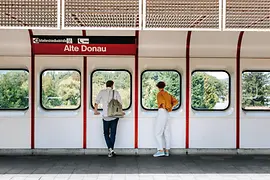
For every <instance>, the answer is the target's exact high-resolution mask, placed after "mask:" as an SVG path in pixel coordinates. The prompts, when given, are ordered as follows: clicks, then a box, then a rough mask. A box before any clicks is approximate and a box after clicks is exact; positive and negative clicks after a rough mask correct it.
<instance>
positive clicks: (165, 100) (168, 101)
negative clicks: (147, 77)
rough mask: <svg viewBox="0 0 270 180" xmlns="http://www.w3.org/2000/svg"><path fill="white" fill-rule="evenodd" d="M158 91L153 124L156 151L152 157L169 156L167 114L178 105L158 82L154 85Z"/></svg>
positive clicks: (162, 83)
mask: <svg viewBox="0 0 270 180" xmlns="http://www.w3.org/2000/svg"><path fill="white" fill-rule="evenodd" d="M156 86H157V87H158V89H159V93H158V94H157V103H158V115H157V119H156V122H155V135H156V140H157V149H158V151H157V152H156V153H155V154H154V155H153V156H154V157H160V156H169V150H170V141H171V139H170V125H169V122H168V121H169V112H171V111H172V109H173V107H174V106H175V105H177V104H178V101H177V99H176V98H175V97H173V96H172V95H171V94H169V93H168V92H166V91H165V90H164V88H165V86H166V85H165V83H164V82H159V83H157V85H156ZM163 135H164V138H165V145H166V148H165V152H164V149H163V148H164V147H163V143H162V140H163Z"/></svg>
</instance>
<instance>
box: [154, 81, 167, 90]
mask: <svg viewBox="0 0 270 180" xmlns="http://www.w3.org/2000/svg"><path fill="white" fill-rule="evenodd" d="M156 86H157V87H158V88H160V89H162V88H164V87H165V86H166V84H165V82H163V81H160V82H158V83H157V85H156Z"/></svg>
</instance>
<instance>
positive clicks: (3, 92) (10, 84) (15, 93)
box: [0, 70, 29, 110]
mask: <svg viewBox="0 0 270 180" xmlns="http://www.w3.org/2000/svg"><path fill="white" fill-rule="evenodd" d="M28 77H29V73H28V72H27V71H26V70H0V110H12V109H15V110H24V109H27V108H28V102H29V98H28V97H29V85H28Z"/></svg>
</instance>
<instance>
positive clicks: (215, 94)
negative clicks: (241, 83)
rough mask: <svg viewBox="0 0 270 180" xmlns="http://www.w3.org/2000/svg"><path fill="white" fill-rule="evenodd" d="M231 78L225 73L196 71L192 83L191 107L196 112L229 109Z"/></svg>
mask: <svg viewBox="0 0 270 180" xmlns="http://www.w3.org/2000/svg"><path fill="white" fill-rule="evenodd" d="M229 91H230V77H229V74H228V73H227V72H224V71H195V72H193V73H192V81H191V106H192V108H193V109H195V110H225V109H227V108H228V107H229V101H230V98H229V93H230V92H229Z"/></svg>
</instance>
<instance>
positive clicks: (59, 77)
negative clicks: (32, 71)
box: [41, 70, 81, 110]
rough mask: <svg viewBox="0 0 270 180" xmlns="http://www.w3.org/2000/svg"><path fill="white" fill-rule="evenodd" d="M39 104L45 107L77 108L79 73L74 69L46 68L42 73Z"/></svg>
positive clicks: (79, 88)
mask: <svg viewBox="0 0 270 180" xmlns="http://www.w3.org/2000/svg"><path fill="white" fill-rule="evenodd" d="M41 78H42V84H41V85H42V98H41V101H42V102H41V104H42V106H43V107H44V108H45V109H49V110H53V109H78V108H79V107H80V104H81V80H80V79H81V75H80V73H79V72H78V71H76V70H46V71H43V73H42V75H41Z"/></svg>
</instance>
